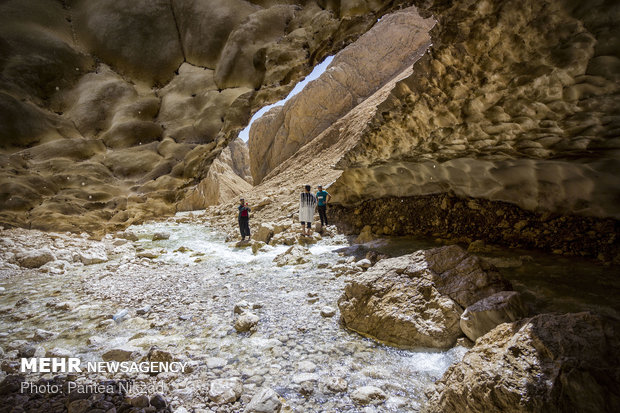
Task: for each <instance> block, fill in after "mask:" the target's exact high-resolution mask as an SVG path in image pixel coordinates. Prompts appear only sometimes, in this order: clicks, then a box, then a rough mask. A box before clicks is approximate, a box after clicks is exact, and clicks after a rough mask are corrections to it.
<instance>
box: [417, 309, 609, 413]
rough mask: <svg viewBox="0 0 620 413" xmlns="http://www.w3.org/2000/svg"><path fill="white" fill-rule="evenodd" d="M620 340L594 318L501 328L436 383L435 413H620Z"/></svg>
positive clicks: (549, 318) (544, 318)
mask: <svg viewBox="0 0 620 413" xmlns="http://www.w3.org/2000/svg"><path fill="white" fill-rule="evenodd" d="M619 335H620V325H619V324H618V322H617V321H613V320H610V319H605V318H603V317H601V316H598V315H595V314H593V313H589V312H583V313H570V314H540V315H537V316H535V317H532V318H527V319H523V320H520V321H517V322H514V323H504V324H500V325H499V326H497V327H496V328H494V329H493V330H491V331H490V332H489V333H487V334H486V335H484V336H482V337H480V338H479V339H478V340H477V341H476V345H475V346H474V347H473V348H472V349H471V350H469V351H468V352H467V353H466V354H465V356H464V357H463V359H462V361H460V362H459V363H457V364H455V365H453V366H451V367H450V368H449V369H448V370H447V371H446V373H445V374H444V376H443V377H442V378H441V380H439V381H438V382H437V383H436V385H435V387H434V389H433V390H432V391H430V392H429V393H428V396H429V398H430V403H429V407H428V411H429V412H430V413H439V412H446V411H451V412H465V411H467V412H533V413H543V412H545V413H560V412H567V411H574V412H615V411H619V410H620V397H618V395H620V379H619V378H620V357H619V355H620V346H619V345H618V338H619Z"/></svg>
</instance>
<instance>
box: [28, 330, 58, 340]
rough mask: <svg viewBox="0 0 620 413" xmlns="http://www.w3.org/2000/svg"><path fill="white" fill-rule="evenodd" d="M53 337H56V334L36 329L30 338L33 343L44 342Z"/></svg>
mask: <svg viewBox="0 0 620 413" xmlns="http://www.w3.org/2000/svg"><path fill="white" fill-rule="evenodd" d="M55 336H56V333H54V332H52V331H47V330H43V329H40V328H37V329H36V330H35V332H34V334H33V336H32V340H33V341H45V340H49V339H51V338H53V337H55Z"/></svg>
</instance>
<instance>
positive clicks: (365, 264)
mask: <svg viewBox="0 0 620 413" xmlns="http://www.w3.org/2000/svg"><path fill="white" fill-rule="evenodd" d="M355 265H356V266H358V267H360V268H370V266H371V265H372V262H370V260H369V259H368V258H364V259H362V260H359V261H358V262H356V263H355Z"/></svg>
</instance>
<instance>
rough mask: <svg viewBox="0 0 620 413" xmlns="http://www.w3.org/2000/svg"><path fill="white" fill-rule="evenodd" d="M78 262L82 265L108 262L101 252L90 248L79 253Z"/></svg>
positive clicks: (103, 252) (105, 255) (104, 254)
mask: <svg viewBox="0 0 620 413" xmlns="http://www.w3.org/2000/svg"><path fill="white" fill-rule="evenodd" d="M77 257H78V260H79V261H81V262H82V264H84V265H92V264H100V263H102V262H106V261H107V260H108V255H107V254H106V253H105V251H103V250H99V249H96V248H91V249H89V250H88V251H79V252H78V253H77Z"/></svg>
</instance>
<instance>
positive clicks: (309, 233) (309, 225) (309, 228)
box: [306, 222, 312, 235]
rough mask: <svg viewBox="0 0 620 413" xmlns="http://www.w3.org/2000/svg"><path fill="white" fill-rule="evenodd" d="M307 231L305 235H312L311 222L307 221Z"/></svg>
mask: <svg viewBox="0 0 620 413" xmlns="http://www.w3.org/2000/svg"><path fill="white" fill-rule="evenodd" d="M307 224H308V233H307V234H306V235H312V222H308V223H307Z"/></svg>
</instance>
